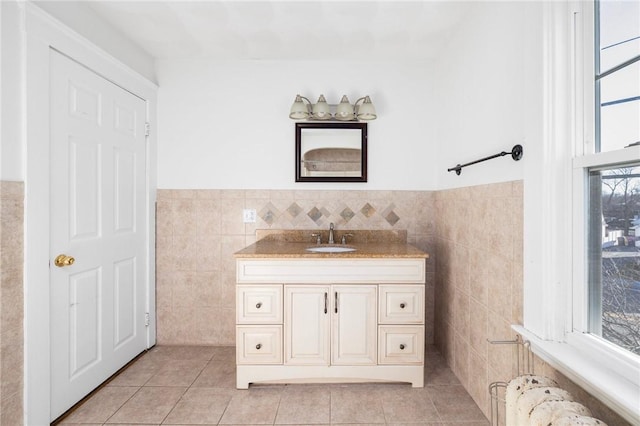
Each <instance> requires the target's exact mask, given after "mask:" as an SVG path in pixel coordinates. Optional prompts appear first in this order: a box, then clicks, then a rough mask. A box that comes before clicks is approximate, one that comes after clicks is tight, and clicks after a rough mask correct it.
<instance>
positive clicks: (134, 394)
mask: <svg viewBox="0 0 640 426" xmlns="http://www.w3.org/2000/svg"><path fill="white" fill-rule="evenodd" d="M425 365H426V366H425V387H424V388H411V386H410V385H400V384H322V385H261V386H251V387H250V389H249V390H237V389H235V348H233V347H212V346H157V347H154V348H152V349H151V350H149V351H148V352H147V353H145V354H144V355H143V356H141V357H140V358H139V359H138V360H136V361H135V362H134V363H133V364H132V365H131V366H129V367H128V368H127V369H125V370H124V371H122V372H121V373H120V374H119V375H117V376H116V377H114V378H113V379H112V380H111V381H110V382H109V383H107V384H106V385H105V386H103V387H102V388H101V389H100V390H98V391H97V392H96V393H95V394H94V395H93V396H92V397H91V398H89V399H87V400H86V401H85V402H84V403H83V404H81V405H80V406H78V407H77V408H76V409H75V410H73V411H72V412H71V413H70V414H68V415H67V416H66V417H65V418H63V419H62V420H61V421H59V423H60V424H76V425H77V424H82V425H110V424H120V425H123V424H126V425H142V424H145V425H193V424H198V425H218V424H219V425H274V424H275V425H280V424H283V425H284V424H286V425H312V424H313V425H329V424H341V425H349V424H351V425H356V424H357V425H405V424H407V425H408V424H411V425H416V424H417V425H429V426H436V425H438V426H454V425H456V426H463V425H464V426H476V425H477V426H479V425H483V426H486V425H488V424H489V422H488V421H487V419H486V418H485V417H484V415H483V414H482V412H481V411H480V409H479V408H478V407H477V406H476V404H475V403H474V402H473V400H472V399H471V397H470V396H469V394H467V392H466V391H465V389H464V388H463V387H462V385H460V382H458V380H457V379H456V377H455V375H454V374H453V373H452V372H451V370H450V369H449V368H447V366H446V364H445V362H444V360H443V358H442V357H441V356H440V354H438V353H437V352H436V351H435V350H434V349H433V348H428V349H427V352H426V355H425Z"/></svg>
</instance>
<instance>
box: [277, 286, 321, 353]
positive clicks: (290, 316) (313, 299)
mask: <svg viewBox="0 0 640 426" xmlns="http://www.w3.org/2000/svg"><path fill="white" fill-rule="evenodd" d="M330 291H331V287H330V286H323V285H299V286H298V285H286V286H285V290H284V292H285V296H284V300H285V302H284V303H285V309H284V328H285V339H284V341H285V345H284V346H285V361H284V362H285V364H289V365H329V360H330V357H329V353H330V352H329V345H330V342H329V340H330V330H331V329H330V320H331V314H330V309H331V306H330V305H331V301H330V294H331V293H330Z"/></svg>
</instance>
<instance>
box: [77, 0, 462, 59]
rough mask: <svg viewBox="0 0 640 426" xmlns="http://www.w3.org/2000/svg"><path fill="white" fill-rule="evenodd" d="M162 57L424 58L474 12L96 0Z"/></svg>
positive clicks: (350, 4) (397, 4)
mask: <svg viewBox="0 0 640 426" xmlns="http://www.w3.org/2000/svg"><path fill="white" fill-rule="evenodd" d="M87 4H88V5H89V7H90V8H91V9H93V10H94V11H95V12H97V13H98V14H99V15H100V16H102V17H103V18H104V19H105V20H106V21H108V22H109V23H110V25H112V26H113V27H115V28H117V29H118V30H119V31H120V32H122V33H123V34H124V35H125V36H126V37H128V38H129V39H131V40H132V41H133V42H134V43H136V44H137V45H139V46H140V47H141V48H143V49H144V50H145V51H147V52H148V53H149V54H150V55H151V56H153V57H155V58H157V59H187V58H208V59H211V58H215V59H220V60H347V59H348V60H356V61H359V60H368V61H371V60H373V61H375V60H380V61H388V60H396V61H423V60H428V59H430V58H432V57H433V56H434V55H436V53H437V52H438V51H439V49H440V47H441V46H442V44H443V41H444V40H446V38H447V37H448V36H449V35H450V34H451V32H452V31H453V30H454V29H455V27H456V26H457V25H458V24H459V23H460V22H461V21H462V18H463V16H465V15H466V14H469V13H471V12H470V11H471V8H472V6H473V4H472V3H469V2H460V1H451V0H449V1H446V0H445V1H402V0H395V1H394V0H387V1H335V0H334V1H330V0H324V1H304V0H298V1H228V0H227V1H218V0H209V1H106V0H105V1H91V2H88V3H87Z"/></svg>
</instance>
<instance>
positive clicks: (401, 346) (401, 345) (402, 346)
mask: <svg viewBox="0 0 640 426" xmlns="http://www.w3.org/2000/svg"><path fill="white" fill-rule="evenodd" d="M400 350H401V351H403V350H404V344H403V343H401V344H400Z"/></svg>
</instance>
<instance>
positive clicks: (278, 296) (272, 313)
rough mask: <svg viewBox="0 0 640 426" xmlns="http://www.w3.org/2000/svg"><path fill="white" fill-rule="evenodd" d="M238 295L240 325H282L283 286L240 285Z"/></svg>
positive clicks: (237, 290) (238, 320)
mask: <svg viewBox="0 0 640 426" xmlns="http://www.w3.org/2000/svg"><path fill="white" fill-rule="evenodd" d="M236 294H237V299H238V300H237V305H236V306H237V309H238V311H237V313H236V314H237V323H238V324H282V286H281V285H263V286H259V285H255V286H247V285H239V286H237V287H236Z"/></svg>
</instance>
